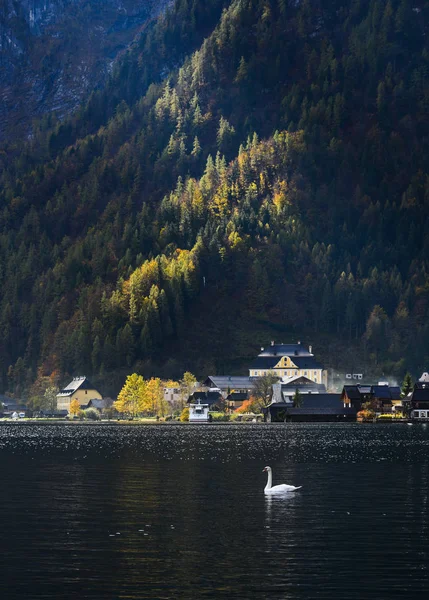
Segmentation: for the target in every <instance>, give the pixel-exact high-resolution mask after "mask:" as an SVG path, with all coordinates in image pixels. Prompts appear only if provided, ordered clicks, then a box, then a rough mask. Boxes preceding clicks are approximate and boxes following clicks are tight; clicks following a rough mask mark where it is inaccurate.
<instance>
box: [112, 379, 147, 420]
mask: <svg viewBox="0 0 429 600" xmlns="http://www.w3.org/2000/svg"><path fill="white" fill-rule="evenodd" d="M145 390H146V382H145V380H144V379H143V377H142V376H141V375H137V373H133V374H132V375H128V377H127V379H126V381H125V384H124V387H123V388H122V390H121V391H120V392H119V395H118V399H117V400H116V402H114V404H113V406H114V408H115V409H116V410H117V411H118V412H120V413H128V414H131V415H133V416H136V415H137V414H138V413H140V412H143V411H144V410H145V409H146V408H145V398H146V395H145Z"/></svg>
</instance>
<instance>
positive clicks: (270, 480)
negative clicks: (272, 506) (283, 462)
mask: <svg viewBox="0 0 429 600" xmlns="http://www.w3.org/2000/svg"><path fill="white" fill-rule="evenodd" d="M267 473H268V480H267V485H266V486H265V489H266V490H270V489H271V487H272V485H273V472H272V471H267Z"/></svg>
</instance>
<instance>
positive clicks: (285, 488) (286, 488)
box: [262, 467, 302, 494]
mask: <svg viewBox="0 0 429 600" xmlns="http://www.w3.org/2000/svg"><path fill="white" fill-rule="evenodd" d="M262 471H263V472H264V471H266V472H267V473H268V480H267V485H266V486H265V488H264V494H285V493H289V492H296V490H300V489H301V487H302V486H301V485H300V486H298V487H295V486H294V485H287V484H286V483H282V484H280V485H274V486H273V470H272V469H271V467H265V469H263V470H262Z"/></svg>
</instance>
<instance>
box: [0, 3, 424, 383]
mask: <svg viewBox="0 0 429 600" xmlns="http://www.w3.org/2000/svg"><path fill="white" fill-rule="evenodd" d="M428 24H429V7H428V4H427V2H423V1H422V0H420V1H419V0H414V1H410V0H389V1H388V2H385V1H384V0H383V1H382V0H354V1H350V0H347V1H346V0H317V1H316V0H312V1H309V0H302V1H301V2H297V1H296V0H233V1H226V0H225V1H222V0H194V1H193V2H191V1H189V0H177V1H176V3H175V4H174V6H173V7H172V8H171V10H169V11H167V13H166V14H165V15H163V16H161V17H160V18H159V19H158V20H157V21H156V22H154V23H152V24H151V26H150V27H148V28H147V29H145V31H143V33H142V35H141V37H140V39H139V41H138V42H137V43H135V44H134V45H133V47H132V48H130V50H129V51H128V52H127V53H126V54H124V56H123V57H122V58H121V60H120V62H119V63H118V65H117V66H116V68H115V69H114V72H113V73H112V75H111V77H110V79H109V81H108V82H107V84H106V86H105V87H104V88H103V89H102V90H99V91H97V92H95V93H94V94H92V96H91V98H90V99H89V101H88V102H87V104H86V105H85V106H83V107H81V108H80V109H79V110H78V112H77V113H76V114H75V115H74V116H73V117H72V118H70V119H69V120H67V121H66V122H64V123H62V124H58V125H56V126H55V127H54V128H53V129H52V128H49V127H46V126H44V125H41V126H40V127H39V128H38V130H37V131H36V133H35V136H34V139H33V140H32V141H31V142H30V143H28V144H26V145H25V146H19V145H17V146H13V145H10V146H8V147H6V148H5V149H4V151H3V152H2V154H1V155H0V160H1V179H0V181H1V205H2V208H1V212H0V231H1V236H0V253H1V267H2V269H1V273H0V277H1V290H2V292H1V312H0V331H1V337H0V360H1V367H0V369H1V377H2V385H3V388H4V389H7V390H9V391H12V392H15V393H22V390H24V389H25V388H26V386H28V385H29V384H30V383H31V382H32V381H33V380H34V378H35V377H36V374H37V369H38V368H39V373H44V374H49V373H51V372H52V371H54V370H57V371H59V372H60V373H61V374H65V373H68V374H77V373H85V374H86V375H93V378H95V380H97V377H98V376H100V375H102V376H103V381H104V383H105V384H106V382H108V381H111V383H112V388H114V387H115V379H114V376H115V374H117V375H118V374H120V375H121V376H123V374H124V373H126V372H129V371H130V370H131V369H133V370H139V371H141V372H143V373H145V374H150V373H152V374H153V373H154V372H157V373H158V374H164V375H166V376H176V375H177V374H178V373H180V372H183V370H184V368H187V369H190V370H192V371H194V372H196V373H197V375H205V374H207V372H208V371H212V372H214V371H217V372H222V371H235V372H239V371H240V369H243V370H244V368H245V365H247V364H248V360H249V358H251V357H252V356H254V354H255V352H257V350H258V348H259V346H260V345H261V344H262V345H264V344H265V343H266V342H267V339H277V340H278V341H281V340H284V341H286V340H287V339H293V338H297V337H298V336H299V337H300V338H301V339H302V340H309V341H312V342H313V345H314V346H315V348H316V354H317V350H319V349H320V351H321V354H320V357H321V358H323V360H324V361H325V363H326V364H327V366H331V367H337V368H341V367H347V368H349V367H350V366H352V367H356V366H358V365H359V366H360V367H361V368H365V369H366V372H368V371H370V370H372V371H373V372H375V373H377V374H381V373H385V374H393V375H395V376H397V377H401V376H402V375H403V373H404V372H405V370H406V369H410V370H411V371H412V372H413V373H414V374H418V373H419V371H420V370H422V369H423V368H424V367H426V368H427V365H428V362H429V351H428V345H427V339H428V334H429V321H428V316H429V304H428V301H429V276H428V250H429V237H428V235H427V231H428V226H429V212H428V207H429V191H428V190H429V186H428V175H429V164H428V162H429V147H428V142H429V111H428V108H429V79H428V77H429V71H428V67H429V47H428V35H427V34H428ZM350 357H352V358H350ZM353 361H354V362H353ZM120 381H121V383H122V379H121V380H120Z"/></svg>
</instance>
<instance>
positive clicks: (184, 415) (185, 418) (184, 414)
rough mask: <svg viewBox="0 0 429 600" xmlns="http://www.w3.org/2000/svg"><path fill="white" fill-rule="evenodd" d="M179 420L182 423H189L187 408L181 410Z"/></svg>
mask: <svg viewBox="0 0 429 600" xmlns="http://www.w3.org/2000/svg"><path fill="white" fill-rule="evenodd" d="M180 420H181V421H182V422H183V423H184V422H185V421H189V407H188V406H185V408H184V409H183V410H182V414H181V415H180Z"/></svg>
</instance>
